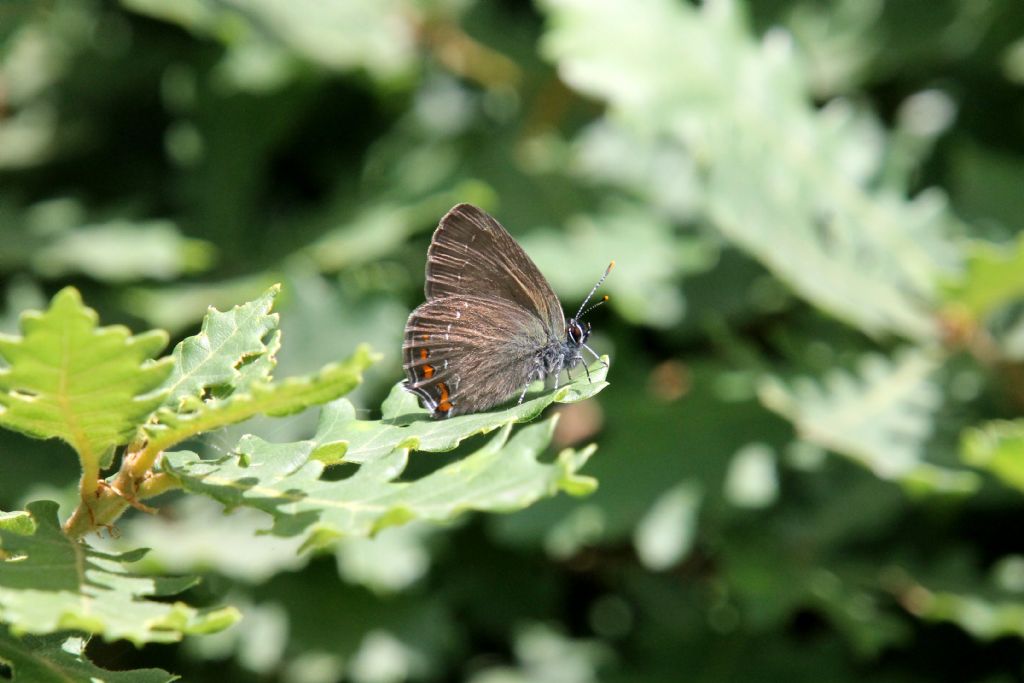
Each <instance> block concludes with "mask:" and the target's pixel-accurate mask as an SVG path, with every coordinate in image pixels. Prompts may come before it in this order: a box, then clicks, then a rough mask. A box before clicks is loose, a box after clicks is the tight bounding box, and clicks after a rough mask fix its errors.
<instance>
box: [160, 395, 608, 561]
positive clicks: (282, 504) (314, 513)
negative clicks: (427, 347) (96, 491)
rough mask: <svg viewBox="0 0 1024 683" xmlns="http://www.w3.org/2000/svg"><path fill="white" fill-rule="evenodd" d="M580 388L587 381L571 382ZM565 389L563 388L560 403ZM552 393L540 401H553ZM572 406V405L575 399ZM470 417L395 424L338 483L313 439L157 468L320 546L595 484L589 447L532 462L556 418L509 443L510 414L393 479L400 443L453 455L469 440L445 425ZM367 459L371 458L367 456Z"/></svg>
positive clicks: (242, 447)
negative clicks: (446, 458) (328, 476)
mask: <svg viewBox="0 0 1024 683" xmlns="http://www.w3.org/2000/svg"><path fill="white" fill-rule="evenodd" d="M581 382H586V380H585V379H583V380H577V382H576V384H577V385H578V384H580V383H581ZM568 390H569V387H566V388H565V389H563V390H560V392H561V394H562V400H563V401H565V400H567V399H566V398H565V394H566V393H568ZM580 393H591V392H580ZM550 396H551V395H549V397H548V398H547V399H546V400H547V402H550V401H551V400H552V398H551V397H550ZM536 400H538V401H540V400H544V399H536ZM574 400H579V395H577V396H576V397H574ZM532 408H533V409H534V410H536V407H535V406H532ZM419 412H420V415H419V419H420V420H426V419H428V418H427V417H426V414H425V412H424V411H419ZM497 415H498V416H501V413H498V414H497ZM471 417H473V416H463V417H462V418H459V417H455V418H452V419H450V420H445V421H442V422H419V423H413V424H414V425H416V426H418V427H420V428H419V429H416V431H417V432H419V433H420V434H423V435H424V436H423V437H420V436H411V435H405V434H403V432H404V431H405V430H406V429H408V427H401V426H395V427H392V429H391V431H392V432H393V435H392V436H391V437H390V442H385V443H390V445H389V446H388V447H387V448H380V449H379V450H377V451H369V450H368V449H362V450H354V451H351V452H352V453H353V454H355V455H357V456H358V459H356V460H352V461H351V462H357V463H361V466H360V467H359V469H358V470H357V471H356V473H355V474H353V475H352V476H350V477H348V478H346V479H344V480H342V481H329V480H323V479H322V475H323V472H324V464H323V463H322V462H321V461H319V460H316V459H315V451H314V450H313V449H314V446H315V442H316V441H317V440H316V439H314V441H313V442H310V441H301V442H298V443H292V444H272V443H268V442H266V441H263V440H261V439H258V438H255V437H253V438H244V439H243V440H242V441H241V442H239V444H238V446H237V447H236V449H235V450H236V452H237V453H238V455H237V456H234V455H232V456H228V457H227V458H223V459H221V460H218V461H204V460H200V459H199V458H198V457H197V456H196V455H195V454H194V453H187V452H185V453H169V454H167V455H166V457H165V458H164V464H163V467H164V470H165V471H167V472H169V473H170V474H171V475H172V476H174V477H175V478H176V479H178V480H179V481H180V482H181V484H182V486H183V487H184V488H185V490H187V491H192V492H195V493H202V494H205V495H208V496H211V497H213V498H215V499H217V500H219V501H220V502H222V503H224V505H226V506H228V507H229V508H233V507H237V506H240V505H245V506H250V507H256V508H258V509H261V510H263V511H265V512H268V513H270V514H271V515H272V516H273V517H274V520H275V521H274V531H275V533H277V534H280V535H284V536H293V535H297V534H302V535H305V536H306V537H307V539H308V540H307V542H306V545H310V544H314V545H319V544H324V543H326V542H328V541H332V540H333V539H335V538H337V537H340V536H366V535H370V534H374V533H376V532H377V531H379V530H381V529H383V528H386V527H388V526H393V525H396V524H405V523H407V522H410V521H412V520H415V519H426V520H430V521H434V522H446V521H449V520H451V519H454V518H455V517H457V516H458V515H460V514H462V513H464V512H467V511H470V510H481V511H490V512H510V511H513V510H519V509H522V508H524V507H527V506H529V505H531V504H533V503H534V502H536V501H537V500H538V499H539V498H541V497H547V496H552V495H554V494H556V493H558V492H559V491H563V490H564V491H566V492H568V493H570V494H572V495H577V496H579V495H585V494H587V493H590V492H591V491H592V490H593V489H594V488H595V487H596V485H597V484H596V482H595V481H594V480H593V479H592V478H590V477H584V476H581V475H579V474H577V470H579V469H580V468H581V467H582V466H583V465H584V464H585V463H586V462H587V460H588V459H589V458H590V456H591V454H592V453H593V448H587V449H584V450H582V451H576V450H573V449H566V450H565V451H563V452H562V453H560V454H559V456H558V458H557V459H556V460H555V462H553V463H550V464H547V463H542V462H538V461H537V457H538V456H539V455H540V454H541V453H542V452H543V450H544V448H545V447H546V446H547V445H548V443H549V442H550V440H551V434H552V430H553V429H554V421H553V420H548V421H547V422H544V423H541V424H539V425H534V426H531V427H527V428H524V429H522V430H520V431H519V432H517V433H516V435H515V437H513V438H512V439H511V440H509V435H510V433H511V430H512V422H513V421H514V420H515V416H514V415H513V416H504V417H505V420H506V422H505V423H504V424H505V426H504V427H503V428H502V429H501V430H500V431H499V432H498V433H497V435H495V436H494V437H493V438H492V439H491V440H490V442H488V444H487V445H486V446H484V447H482V448H480V449H479V450H477V451H476V452H474V453H472V454H471V455H468V456H466V457H464V458H462V459H460V460H457V461H456V462H453V463H451V464H449V465H446V466H444V467H441V468H440V469H438V470H437V471H435V472H432V473H431V474H429V475H427V476H424V477H422V478H420V479H416V480H415V481H411V482H407V481H397V480H398V479H399V478H400V477H401V476H402V473H403V472H404V471H405V470H406V468H407V466H408V463H409V448H410V447H409V446H403V445H402V444H406V443H417V444H419V447H418V449H420V450H422V446H423V444H424V443H425V444H426V445H427V448H428V449H430V450H448V449H451V448H454V447H455V445H456V444H457V443H458V441H459V440H461V438H465V437H466V436H468V434H467V433H466V432H465V429H466V428H465V427H463V430H464V431H463V432H461V433H460V432H457V431H453V429H457V427H454V426H453V428H448V427H447V424H448V423H456V424H457V423H458V422H459V421H460V419H461V420H463V421H465V420H467V419H468V418H471ZM477 417H481V416H477ZM385 419H386V420H387V419H388V418H385ZM474 422H476V424H474V426H473V427H471V428H470V429H471V431H470V432H469V433H474V432H477V431H483V430H484V428H481V427H480V426H479V421H474ZM411 426H412V425H410V427H411ZM367 428H371V429H372V426H371V425H367V424H365V423H362V422H360V421H357V420H356V421H348V422H346V423H345V424H344V425H343V426H341V427H340V428H339V427H338V426H337V425H335V426H334V429H333V430H332V437H333V438H334V439H335V440H337V441H342V442H345V441H348V439H346V438H345V436H346V434H347V433H355V434H361V433H364V432H366V430H367ZM491 428H493V427H491ZM431 432H437V433H438V434H437V435H436V436H435V435H433V434H431ZM378 433H379V428H378ZM374 452H375V453H376V454H375V455H373V456H372V457H370V456H369V455H368V454H369V453H374ZM345 461H346V462H349V460H348V459H347V458H346V460H345Z"/></svg>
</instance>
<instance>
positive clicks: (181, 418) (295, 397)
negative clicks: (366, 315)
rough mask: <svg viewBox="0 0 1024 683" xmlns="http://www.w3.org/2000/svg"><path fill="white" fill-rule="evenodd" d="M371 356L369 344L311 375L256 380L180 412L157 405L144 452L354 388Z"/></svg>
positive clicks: (289, 411)
mask: <svg viewBox="0 0 1024 683" xmlns="http://www.w3.org/2000/svg"><path fill="white" fill-rule="evenodd" d="M374 360H375V356H374V354H373V353H372V352H371V351H370V349H369V347H367V346H360V347H359V348H358V349H356V352H355V353H354V354H352V356H351V357H349V358H348V359H346V360H345V361H343V362H341V363H334V364H331V365H328V366H326V367H324V368H323V369H321V370H320V371H319V372H318V373H316V374H315V375H308V376H305V377H289V378H287V379H284V380H282V381H280V382H274V383H271V382H256V383H253V384H251V385H250V386H249V387H248V389H247V390H246V391H242V392H238V393H234V394H232V395H231V396H229V397H228V398H224V399H211V400H209V401H205V402H202V403H199V404H198V405H195V406H194V410H191V411H190V412H185V413H178V412H175V411H173V410H171V409H169V408H161V409H160V410H159V411H158V412H157V413H156V422H155V423H153V424H150V425H147V426H146V427H145V431H146V434H147V436H148V437H149V443H148V444H147V447H146V448H147V450H148V451H154V452H156V451H161V450H164V449H165V448H168V447H170V446H172V445H174V444H176V443H181V442H182V441H184V440H185V439H187V438H190V437H192V436H195V435H196V434H201V433H203V432H208V431H210V430H212V429H219V428H220V427H224V426H227V425H230V424H236V423H238V422H242V421H244V420H247V419H249V418H250V417H253V416H255V415H261V414H262V415H270V416H281V415H290V414H292V413H297V412H299V411H301V410H305V409H306V408H308V407H310V406H314V405H320V404H323V403H327V402H328V401H331V400H333V399H336V398H338V397H339V396H341V395H343V394H347V393H348V392H350V391H352V389H354V388H355V387H356V386H358V385H359V383H360V382H361V381H362V379H363V377H362V373H363V371H364V370H365V369H366V368H368V367H369V366H370V364H372V363H373V361H374Z"/></svg>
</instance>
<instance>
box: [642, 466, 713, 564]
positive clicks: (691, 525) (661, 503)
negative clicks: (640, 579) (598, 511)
mask: <svg viewBox="0 0 1024 683" xmlns="http://www.w3.org/2000/svg"><path fill="white" fill-rule="evenodd" d="M700 502H701V492H700V486H699V485H698V484H697V483H696V482H692V481H688V482H683V483H680V484H676V485H675V486H673V487H672V488H670V489H669V490H668V491H666V492H665V493H663V494H662V495H660V496H659V497H658V499H657V500H655V501H654V504H653V505H651V508H650V510H648V511H647V514H646V515H644V518H643V519H642V520H640V523H639V524H637V527H636V531H635V532H634V534H633V546H634V547H635V548H636V553H637V556H638V558H639V559H640V563H641V564H642V565H643V566H644V567H646V568H647V569H649V570H651V571H655V572H657V571H664V570H666V569H668V568H670V567H672V566H673V565H675V564H677V563H679V562H680V561H682V559H683V558H684V557H686V555H687V554H688V553H689V552H690V549H691V548H692V547H693V541H694V538H695V537H696V535H697V516H698V514H699V513H700Z"/></svg>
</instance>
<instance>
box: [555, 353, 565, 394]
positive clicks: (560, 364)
mask: <svg viewBox="0 0 1024 683" xmlns="http://www.w3.org/2000/svg"><path fill="white" fill-rule="evenodd" d="M563 368H565V358H559V359H558V369H557V370H555V391H558V381H559V380H560V379H562V369H563Z"/></svg>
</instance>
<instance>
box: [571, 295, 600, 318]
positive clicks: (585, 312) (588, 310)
mask: <svg viewBox="0 0 1024 683" xmlns="http://www.w3.org/2000/svg"><path fill="white" fill-rule="evenodd" d="M606 303H608V295H607V294H605V295H604V296H603V297H601V300H600V301H598V302H597V303H595V304H592V305H591V306H589V307H588V308H587V310H585V311H583V312H582V313H580V314H579V315H577V316H576V320H583V318H585V317H587V313H590V312H591V311H592V310H594V309H595V308H597V307H598V306H600V305H601V304H606Z"/></svg>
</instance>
